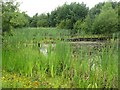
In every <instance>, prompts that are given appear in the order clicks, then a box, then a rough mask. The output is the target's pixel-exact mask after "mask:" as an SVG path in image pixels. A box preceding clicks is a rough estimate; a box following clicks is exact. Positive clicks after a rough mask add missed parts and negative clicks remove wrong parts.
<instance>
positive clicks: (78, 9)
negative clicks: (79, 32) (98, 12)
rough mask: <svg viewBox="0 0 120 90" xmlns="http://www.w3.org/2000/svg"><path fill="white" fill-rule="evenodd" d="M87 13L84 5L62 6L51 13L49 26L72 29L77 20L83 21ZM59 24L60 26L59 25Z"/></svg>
mask: <svg viewBox="0 0 120 90" xmlns="http://www.w3.org/2000/svg"><path fill="white" fill-rule="evenodd" d="M87 13H88V8H87V7H86V5H85V4H84V3H81V4H79V3H71V4H70V5H68V4H66V3H65V4H64V5H63V6H61V7H58V8H57V9H56V10H54V11H52V12H51V15H50V17H49V18H50V22H51V23H50V25H51V26H56V25H58V26H59V27H61V28H63V26H64V28H67V29H73V24H74V23H75V22H76V21H77V20H78V19H84V18H85V16H86V15H87ZM64 23H65V24H66V25H65V24H64ZM59 24H60V25H59Z"/></svg>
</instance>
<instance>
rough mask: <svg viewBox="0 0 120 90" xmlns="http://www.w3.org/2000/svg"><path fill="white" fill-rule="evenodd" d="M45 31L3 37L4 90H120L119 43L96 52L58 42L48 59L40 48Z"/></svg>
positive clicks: (50, 47) (23, 31) (17, 33)
mask: <svg viewBox="0 0 120 90" xmlns="http://www.w3.org/2000/svg"><path fill="white" fill-rule="evenodd" d="M48 30H49V29H48ZM52 30H53V31H54V32H58V31H57V30H56V29H52ZM42 31H43V30H42V29H34V30H33V29H32V30H30V29H29V33H28V31H27V29H26V30H21V31H20V30H19V31H17V30H16V31H15V32H14V35H13V36H5V37H4V42H3V47H2V78H1V79H2V87H3V88H28V87H29V88H31V87H33V88H50V87H52V88H74V87H76V88H118V44H117V43H118V42H117V41H114V40H112V41H110V44H106V45H104V46H103V47H101V48H97V49H96V48H91V47H87V46H81V47H79V48H77V49H76V50H75V49H74V48H73V46H71V45H70V44H68V43H66V42H62V41H58V40H57V41H56V47H52V44H49V47H48V48H47V50H48V54H47V56H45V55H44V54H43V53H42V52H40V51H39V48H38V46H37V43H38V42H42V41H43V40H42V38H43V39H44V38H45V37H44V34H45V33H44V32H42ZM44 31H46V29H45V30H44ZM53 31H52V32H53ZM61 31H62V30H61ZM41 33H42V34H41ZM39 34H40V35H39ZM51 34H54V33H51ZM58 34H59V35H60V33H58ZM66 34H67V33H66ZM42 35H43V36H42ZM54 35H55V34H54ZM54 35H50V36H54ZM59 35H58V37H59ZM41 36H42V38H41ZM47 40H48V39H47ZM34 41H36V43H35V44H34Z"/></svg>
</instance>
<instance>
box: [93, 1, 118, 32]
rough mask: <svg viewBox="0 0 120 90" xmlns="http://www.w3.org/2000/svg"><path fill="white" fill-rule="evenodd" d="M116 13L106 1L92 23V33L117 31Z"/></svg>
mask: <svg viewBox="0 0 120 90" xmlns="http://www.w3.org/2000/svg"><path fill="white" fill-rule="evenodd" d="M117 26H118V14H117V13H116V12H115V10H114V9H113V8H112V4H111V3H110V2H106V3H105V5H104V6H103V7H102V9H101V13H100V14H99V15H97V16H96V18H95V20H94V23H93V33H94V34H110V33H113V32H116V31H117V28H118V27H117Z"/></svg>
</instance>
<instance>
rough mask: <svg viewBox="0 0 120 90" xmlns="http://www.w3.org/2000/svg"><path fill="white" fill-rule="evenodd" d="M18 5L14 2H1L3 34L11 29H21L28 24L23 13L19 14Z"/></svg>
mask: <svg viewBox="0 0 120 90" xmlns="http://www.w3.org/2000/svg"><path fill="white" fill-rule="evenodd" d="M18 7H19V3H18V2H16V3H15V1H14V0H11V1H9V2H2V23H3V24H2V27H3V32H5V31H7V32H9V31H11V30H12V28H16V27H23V26H25V25H26V24H27V23H28V20H27V18H26V17H25V15H24V14H23V13H20V12H19V9H18Z"/></svg>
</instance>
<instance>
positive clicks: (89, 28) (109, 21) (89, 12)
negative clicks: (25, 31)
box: [2, 0, 120, 34]
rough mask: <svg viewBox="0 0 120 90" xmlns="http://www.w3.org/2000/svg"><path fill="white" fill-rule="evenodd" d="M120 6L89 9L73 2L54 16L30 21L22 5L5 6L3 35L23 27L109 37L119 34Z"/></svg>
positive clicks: (54, 12) (3, 4)
mask: <svg viewBox="0 0 120 90" xmlns="http://www.w3.org/2000/svg"><path fill="white" fill-rule="evenodd" d="M118 4H119V3H117V2H102V3H98V4H96V5H95V6H94V7H93V8H91V9H89V8H88V7H86V4H84V3H76V2H73V3H71V4H66V3H65V4H64V5H62V6H59V7H57V8H56V9H55V10H53V11H52V12H51V13H47V14H44V13H43V14H40V15H39V14H38V13H36V14H35V15H34V16H33V17H30V16H29V15H27V14H26V13H25V12H20V10H19V6H20V4H19V3H18V2H15V0H11V1H10V2H2V18H3V19H2V23H3V24H2V27H3V32H5V31H7V32H9V31H11V30H12V28H21V27H57V28H64V29H69V30H70V31H71V32H72V33H74V34H76V33H78V34H83V33H85V34H88V33H91V34H108V33H114V32H117V31H119V30H118V26H120V25H119V23H118V20H119V19H118V16H120V15H119V11H120V10H119V9H120V6H119V5H118Z"/></svg>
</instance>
